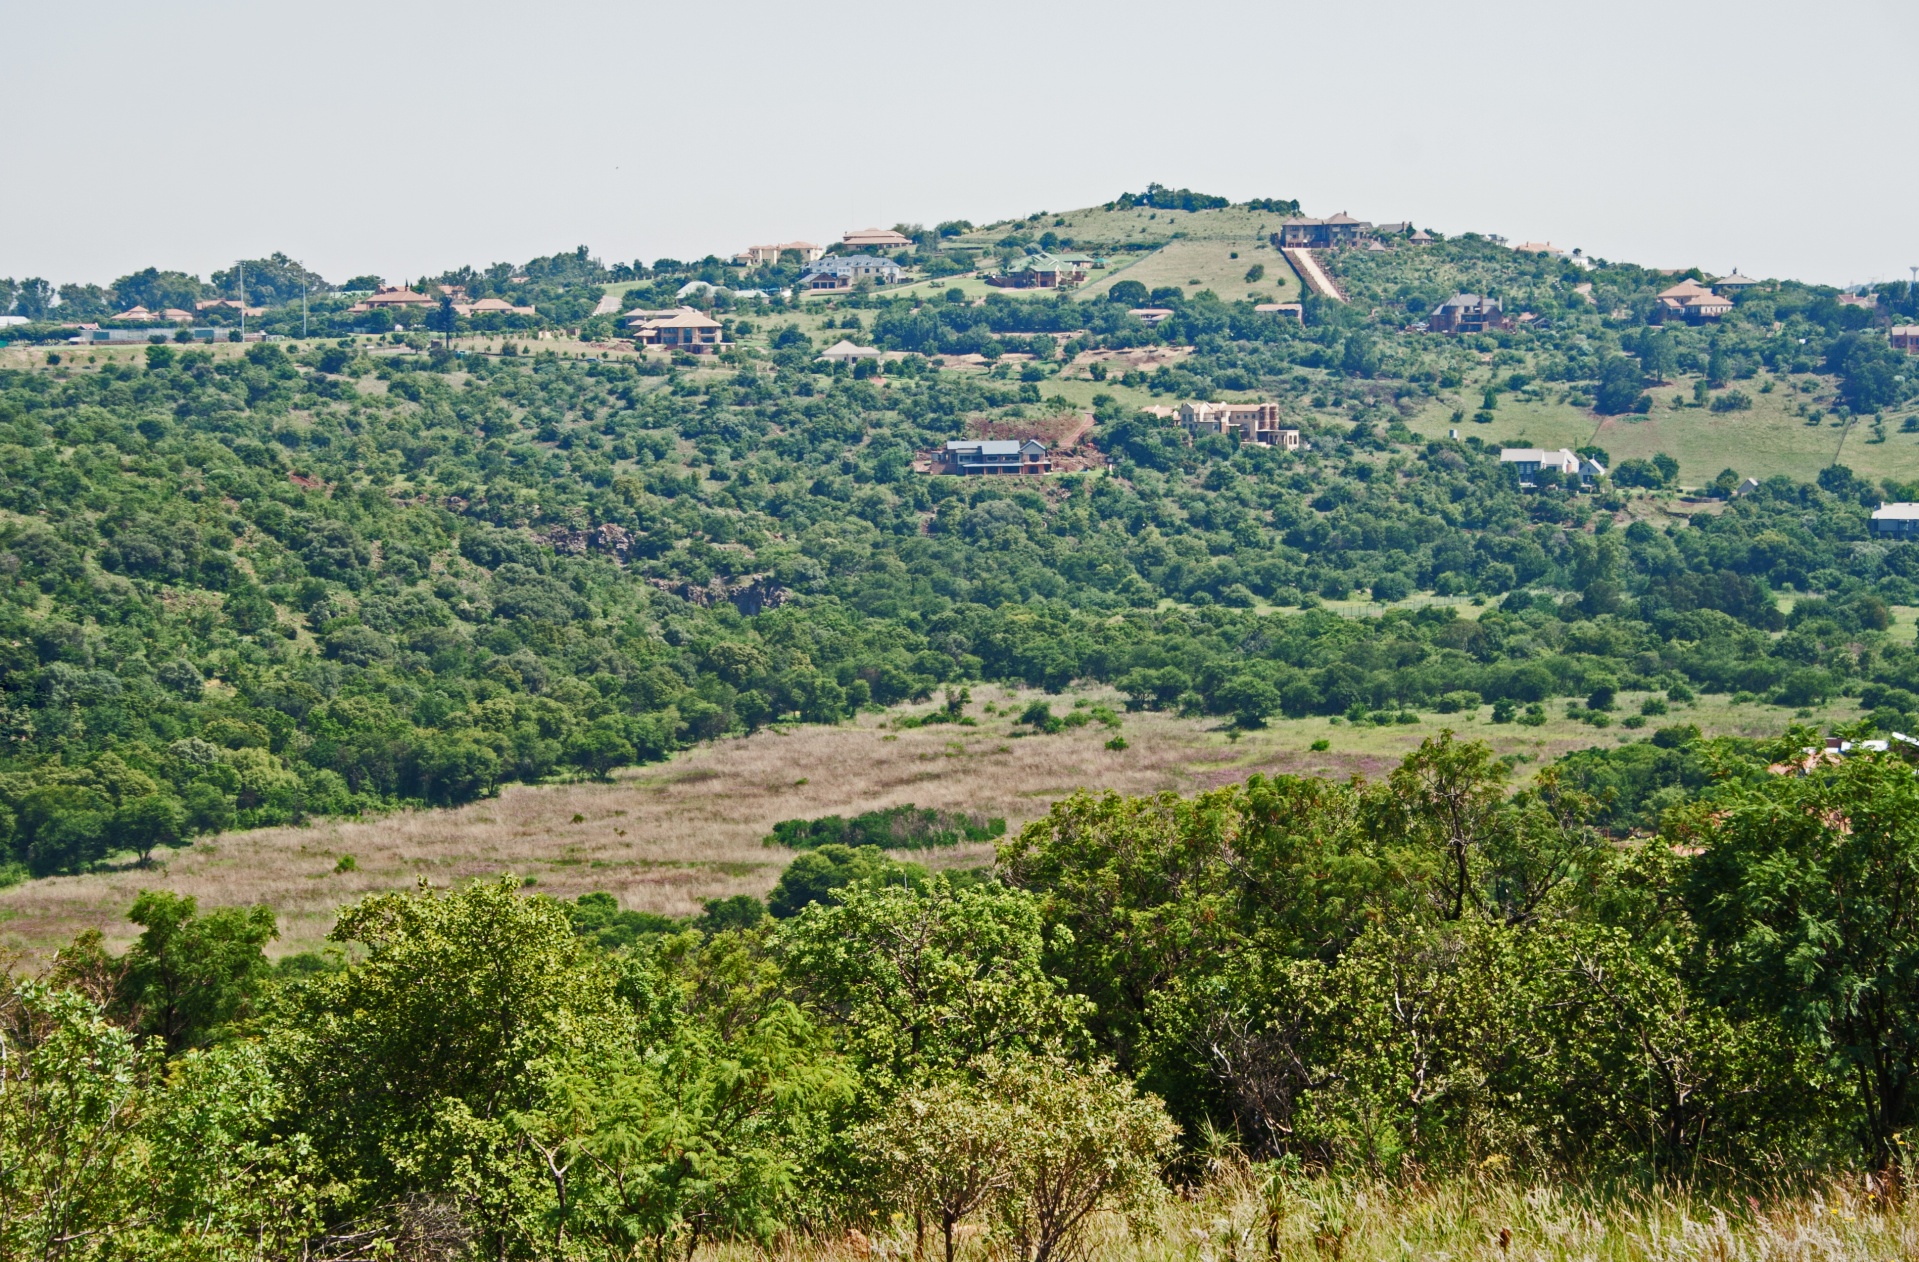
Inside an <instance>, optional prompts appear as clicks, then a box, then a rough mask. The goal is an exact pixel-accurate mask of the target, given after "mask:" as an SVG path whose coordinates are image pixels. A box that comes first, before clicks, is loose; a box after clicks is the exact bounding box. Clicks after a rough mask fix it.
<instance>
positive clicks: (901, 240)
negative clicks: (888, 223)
mask: <svg viewBox="0 0 1919 1262" xmlns="http://www.w3.org/2000/svg"><path fill="white" fill-rule="evenodd" d="M840 243H841V244H842V245H848V246H851V247H852V248H854V249H856V250H909V249H911V248H912V247H913V238H911V237H908V236H902V235H901V234H900V233H897V232H895V231H893V230H892V229H891V228H860V229H856V230H855V231H852V232H849V233H847V234H846V235H845V236H843V237H841V238H840Z"/></svg>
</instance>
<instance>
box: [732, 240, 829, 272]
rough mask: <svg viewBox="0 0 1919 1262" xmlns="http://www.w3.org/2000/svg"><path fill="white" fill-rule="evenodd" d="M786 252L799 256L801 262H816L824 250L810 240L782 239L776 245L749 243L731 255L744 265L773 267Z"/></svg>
mask: <svg viewBox="0 0 1919 1262" xmlns="http://www.w3.org/2000/svg"><path fill="white" fill-rule="evenodd" d="M788 253H793V254H797V255H799V256H800V262H802V263H817V262H818V261H819V258H820V256H821V255H822V254H825V253H826V250H825V249H824V248H823V247H821V246H817V245H814V244H813V243H812V242H811V241H783V242H781V243H780V244H778V245H749V246H747V247H746V248H745V249H744V250H741V251H740V252H739V253H738V254H735V255H734V256H733V261H734V262H735V263H738V264H741V265H742V266H745V267H761V266H765V267H774V266H777V265H778V264H779V261H780V260H781V259H782V258H784V257H785V256H786V255H787V254H788Z"/></svg>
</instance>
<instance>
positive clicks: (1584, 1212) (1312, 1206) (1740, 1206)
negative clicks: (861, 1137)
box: [700, 1165, 1919, 1262]
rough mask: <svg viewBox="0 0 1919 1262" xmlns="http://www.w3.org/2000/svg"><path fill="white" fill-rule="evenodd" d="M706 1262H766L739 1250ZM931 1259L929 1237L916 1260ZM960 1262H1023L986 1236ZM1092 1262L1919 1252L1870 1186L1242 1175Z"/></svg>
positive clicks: (1693, 1258)
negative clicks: (1718, 1188)
mask: <svg viewBox="0 0 1919 1262" xmlns="http://www.w3.org/2000/svg"><path fill="white" fill-rule="evenodd" d="M913 1246H914V1242H913V1233H912V1229H911V1224H910V1223H909V1222H908V1221H907V1220H905V1219H904V1218H899V1219H896V1220H894V1221H893V1222H892V1223H891V1224H889V1225H888V1226H887V1227H886V1228H884V1229H882V1230H881V1231H879V1232H878V1233H877V1234H876V1235H874V1236H872V1237H864V1236H861V1235H857V1234H855V1235H850V1236H846V1237H836V1238H833V1239H811V1238H807V1239H793V1240H790V1241H787V1242H785V1243H784V1244H783V1245H782V1246H781V1247H780V1248H778V1249H776V1250H775V1251H774V1253H773V1256H774V1257H775V1258H778V1259H781V1260H782V1262H826V1260H827V1259H842V1258H854V1257H875V1258H887V1259H901V1260H904V1259H909V1258H912V1257H913V1256H914V1247H913ZM700 1256H701V1257H702V1258H703V1259H712V1260H713V1262H719V1260H720V1259H725V1262H746V1260H747V1259H748V1258H750V1257H763V1256H764V1255H762V1254H759V1253H758V1252H757V1251H755V1250H752V1249H748V1248H745V1247H743V1246H738V1245H730V1246H719V1247H714V1248H711V1249H705V1250H702V1251H701V1254H700ZM925 1256H926V1258H927V1259H929V1260H936V1259H938V1258H939V1256H940V1253H939V1247H938V1243H937V1240H935V1239H929V1240H928V1242H927V1250H926V1254H925ZM960 1256H961V1258H962V1259H965V1260H966V1262H1017V1260H1016V1259H1014V1258H1013V1257H1012V1255H1010V1254H1009V1253H1008V1252H1007V1251H1006V1250H1005V1249H1004V1248H1003V1247H1002V1246H1000V1245H999V1243H998V1242H996V1241H995V1240H994V1239H993V1238H992V1237H991V1235H990V1234H989V1233H977V1234H971V1238H970V1239H969V1240H968V1241H967V1243H966V1245H965V1246H964V1249H963V1251H962V1253H961V1255H960ZM1078 1256H1079V1257H1081V1258H1084V1259H1087V1260H1088V1262H1093V1260H1097V1262H1884V1260H1887V1259H1912V1258H1919V1201H1915V1200H1912V1199H1905V1198H1899V1197H1890V1198H1889V1197H1883V1196H1879V1195H1875V1194H1874V1193H1873V1192H1871V1191H1869V1190H1868V1189H1867V1187H1866V1184H1865V1179H1864V1176H1858V1177H1857V1178H1855V1179H1853V1180H1851V1181H1832V1182H1827V1183H1822V1184H1817V1185H1809V1186H1806V1187H1803V1188H1800V1189H1797V1190H1792V1191H1780V1192H1775V1193H1774V1194H1772V1195H1769V1196H1761V1195H1748V1194H1747V1193H1743V1192H1742V1193H1723V1194H1715V1193H1710V1192H1702V1191H1698V1190H1689V1189H1685V1188H1679V1187H1644V1186H1641V1187H1620V1186H1613V1187H1606V1186H1600V1185H1595V1184H1581V1183H1569V1182H1564V1181H1554V1180H1550V1179H1540V1180H1533V1181H1529V1180H1515V1179H1510V1178H1506V1177H1501V1176H1497V1175H1491V1176H1487V1177H1461V1178H1452V1179H1447V1180H1444V1181H1439V1182H1434V1183H1417V1182H1415V1183H1409V1184H1401V1183H1390V1182H1382V1181H1374V1180H1368V1179H1363V1178H1341V1177H1334V1176H1320V1177H1315V1178H1295V1179H1280V1180H1272V1179H1268V1178H1264V1177H1262V1176H1261V1173H1260V1172H1259V1171H1258V1170H1256V1169H1249V1168H1247V1167H1245V1166H1244V1165H1241V1166H1237V1167H1233V1166H1226V1167H1222V1168H1219V1169H1216V1170H1215V1171H1214V1173H1213V1174H1212V1175H1211V1177H1210V1178H1208V1179H1207V1181H1206V1182H1204V1183H1203V1184H1200V1185H1198V1186H1195V1187H1192V1188H1189V1189H1186V1190H1184V1191H1183V1192H1182V1193H1180V1194H1175V1195H1171V1196H1168V1197H1167V1199H1166V1200H1165V1201H1164V1202H1163V1203H1162V1204H1161V1205H1160V1207H1159V1208H1158V1209H1157V1210H1156V1211H1154V1212H1152V1213H1151V1214H1150V1215H1149V1216H1147V1217H1146V1219H1145V1220H1144V1221H1141V1222H1137V1223H1135V1224H1133V1225H1132V1226H1131V1227H1129V1225H1128V1224H1127V1223H1126V1222H1125V1221H1124V1220H1123V1219H1122V1218H1120V1217H1119V1216H1118V1215H1105V1216H1102V1217H1101V1218H1099V1219H1098V1220H1096V1221H1095V1222H1093V1223H1091V1224H1090V1225H1089V1227H1088V1230H1087V1232H1086V1234H1085V1236H1084V1238H1083V1240H1082V1241H1081V1245H1080V1249H1079V1252H1078Z"/></svg>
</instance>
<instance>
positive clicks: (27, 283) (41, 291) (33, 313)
mask: <svg viewBox="0 0 1919 1262" xmlns="http://www.w3.org/2000/svg"><path fill="white" fill-rule="evenodd" d="M52 306H53V286H52V285H49V284H48V283H47V282H46V281H44V280H42V279H41V278H40V277H38V276H29V277H28V278H27V279H25V280H23V281H21V282H20V287H19V288H18V289H16V290H15V291H14V294H13V313H14V314H15V315H23V316H25V317H26V318H27V319H29V320H44V319H46V318H47V312H48V311H49V310H50V309H51V308H52Z"/></svg>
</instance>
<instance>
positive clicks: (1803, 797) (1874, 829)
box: [1662, 730, 1919, 1165]
mask: <svg viewBox="0 0 1919 1262" xmlns="http://www.w3.org/2000/svg"><path fill="white" fill-rule="evenodd" d="M1814 739H1815V738H1814V736H1813V734H1812V733H1810V732H1809V731H1803V730H1801V731H1795V732H1792V733H1789V734H1788V735H1787V737H1786V738H1785V739H1784V740H1783V741H1781V742H1779V743H1778V745H1777V747H1776V748H1774V749H1773V750H1772V751H1771V753H1772V756H1773V757H1774V758H1775V759H1783V760H1792V761H1797V760H1799V759H1800V758H1802V757H1803V755H1802V754H1801V752H1800V747H1801V746H1803V745H1805V744H1807V743H1808V742H1810V741H1812V740H1814ZM1668 818H1669V820H1671V821H1672V823H1671V824H1670V826H1669V828H1668V832H1667V833H1666V834H1665V835H1664V836H1663V838H1662V840H1664V841H1666V842H1667V843H1668V844H1672V845H1677V846H1684V847H1686V848H1687V849H1689V850H1692V849H1695V848H1697V854H1696V856H1695V857H1694V858H1693V859H1692V860H1691V862H1690V864H1689V866H1688V869H1687V871H1686V874H1685V879H1684V882H1683V885H1682V889H1683V893H1684V896H1685V900H1686V905H1687V908H1688V910H1689V911H1690V912H1691V914H1692V916H1693V917H1694V919H1695V920H1696V921H1697V923H1698V925H1699V929H1700V933H1701V936H1702V937H1703V939H1704V940H1705V942H1706V944H1707V946H1708V947H1709V949H1710V950H1711V951H1712V952H1713V954H1714V958H1715V959H1716V960H1717V961H1719V962H1720V967H1719V968H1718V969H1716V970H1715V977H1714V979H1713V981H1714V985H1715V986H1716V987H1717V989H1718V991H1719V993H1720V995H1721V996H1722V998H1723V999H1724V1000H1725V1001H1726V1002H1728V1003H1732V1004H1750V1005H1753V1006H1755V1007H1757V1008H1759V1009H1760V1010H1762V1011H1768V1012H1772V1013H1775V1014H1777V1015H1778V1017H1779V1018H1780V1019H1781V1020H1782V1021H1783V1022H1784V1023H1785V1024H1786V1025H1787V1026H1788V1027H1789V1028H1791V1029H1793V1030H1794V1031H1796V1032H1797V1033H1798V1035H1799V1036H1800V1037H1801V1038H1802V1039H1804V1040H1806V1041H1807V1043H1808V1044H1809V1045H1810V1046H1812V1047H1815V1048H1823V1049H1826V1051H1827V1054H1828V1055H1829V1056H1830V1058H1831V1060H1832V1062H1833V1065H1834V1068H1835V1070H1836V1071H1837V1072H1840V1073H1841V1074H1843V1075H1845V1076H1847V1077H1850V1078H1851V1079H1852V1081H1853V1082H1854V1083H1855V1084H1856V1086H1857V1090H1858V1101H1859V1108H1860V1113H1861V1116H1860V1119H1859V1123H1860V1138H1861V1140H1862V1142H1863V1146H1864V1148H1865V1150H1866V1154H1867V1156H1868V1157H1869V1158H1870V1159H1871V1160H1872V1161H1873V1162H1875V1163H1877V1164H1879V1165H1885V1164H1887V1163H1890V1162H1891V1161H1892V1160H1893V1159H1894V1156H1895V1151H1896V1146H1895V1144H1894V1136H1895V1135H1897V1134H1898V1133H1899V1132H1900V1131H1902V1130H1904V1129H1905V1128H1906V1127H1908V1126H1910V1125H1912V1124H1913V1122H1914V1120H1915V1118H1916V1117H1919V1111H1916V1110H1915V1105H1919V1100H1915V1097H1914V1086H1915V1076H1919V881H1916V880H1915V879H1914V874H1915V873H1919V778H1915V777H1914V775H1913V774H1912V768H1911V767H1910V766H1909V765H1908V764H1906V763H1905V762H1904V761H1902V760H1901V759H1899V758H1897V757H1895V756H1893V755H1890V754H1885V755H1879V754H1871V753H1865V754H1860V755H1858V756H1855V757H1851V758H1848V759H1846V760H1844V761H1843V762H1840V763H1839V764H1837V765H1833V764H1830V763H1822V764H1816V765H1814V766H1813V767H1812V769H1811V770H1809V771H1807V772H1806V773H1805V774H1803V775H1777V776H1759V777H1754V778H1734V779H1729V780H1727V781H1726V782H1724V785H1723V787H1722V788H1721V789H1720V791H1718V792H1716V793H1714V794H1713V795H1711V797H1710V798H1709V799H1708V800H1707V801H1704V802H1701V803H1699V804H1698V805H1696V806H1694V807H1692V808H1690V809H1687V810H1683V811H1679V812H1674V813H1672V814H1669V816H1668Z"/></svg>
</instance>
